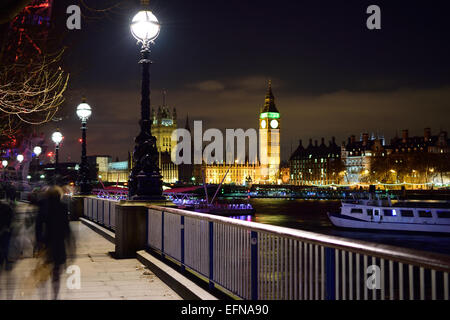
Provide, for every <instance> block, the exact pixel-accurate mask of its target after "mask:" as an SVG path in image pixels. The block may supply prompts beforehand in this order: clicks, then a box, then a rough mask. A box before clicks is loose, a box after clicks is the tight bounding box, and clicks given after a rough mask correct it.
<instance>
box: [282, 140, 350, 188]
mask: <svg viewBox="0 0 450 320" xmlns="http://www.w3.org/2000/svg"><path fill="white" fill-rule="evenodd" d="M340 151H341V150H340V148H339V146H338V145H336V141H335V138H334V137H333V138H332V140H331V141H330V142H329V144H328V145H326V144H325V139H324V138H322V141H321V144H320V145H318V143H317V140H316V141H315V144H314V145H313V143H312V139H309V144H308V146H307V147H306V148H305V147H303V144H302V140H300V142H299V146H298V147H297V149H296V150H295V151H294V153H293V154H292V155H291V157H290V159H289V168H290V175H291V176H290V184H293V185H328V184H332V183H339V179H340V173H341V172H342V170H343V166H342V161H341V152H340Z"/></svg>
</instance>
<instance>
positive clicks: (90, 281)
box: [0, 204, 181, 300]
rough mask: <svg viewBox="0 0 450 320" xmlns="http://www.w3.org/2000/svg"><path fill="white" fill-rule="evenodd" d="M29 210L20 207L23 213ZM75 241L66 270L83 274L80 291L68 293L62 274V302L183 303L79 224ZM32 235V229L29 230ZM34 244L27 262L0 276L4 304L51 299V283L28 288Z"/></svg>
mask: <svg viewBox="0 0 450 320" xmlns="http://www.w3.org/2000/svg"><path fill="white" fill-rule="evenodd" d="M24 210H26V205H25V204H20V207H19V210H18V211H19V213H20V211H24ZM70 227H71V229H72V231H73V233H74V235H75V237H76V253H75V255H74V257H72V259H69V260H68V263H67V266H69V265H76V266H78V267H79V268H80V271H81V288H80V289H69V288H68V286H67V284H66V283H67V278H68V277H69V276H70V274H67V273H66V270H64V271H63V273H62V275H61V289H60V294H59V296H58V299H61V300H180V299H181V297H180V296H179V295H178V294H176V293H175V292H174V291H173V290H172V289H171V288H169V287H168V286H167V285H166V284H165V283H164V282H162V281H161V280H160V279H159V278H157V277H156V276H155V275H154V274H153V273H152V272H151V271H150V270H148V269H147V268H145V267H144V266H143V265H142V264H141V263H140V262H139V261H138V260H136V259H114V258H112V257H111V256H110V254H109V253H110V252H112V251H114V245H113V244H112V243H110V242H109V241H107V240H106V239H105V238H103V237H102V236H100V235H99V234H97V233H96V232H94V231H92V230H91V229H89V228H88V227H86V226H85V225H83V224H82V223H81V222H79V221H74V222H71V223H70ZM26 231H27V232H33V231H34V230H33V229H32V228H29V229H28V230H26ZM30 245H31V243H30V242H29V243H28V244H27V243H25V244H24V246H23V249H24V251H23V255H24V256H25V257H24V258H21V259H19V260H18V261H17V263H16V264H15V265H14V268H13V270H12V271H11V272H5V271H2V272H1V273H0V299H1V300H12V299H14V300H42V299H51V296H52V291H51V282H50V280H47V281H46V283H45V284H44V285H42V286H41V287H39V288H34V287H33V286H30V285H29V281H28V280H29V279H30V277H29V276H30V273H31V271H32V270H33V269H34V268H35V266H36V263H37V259H34V258H32V257H31V256H32V253H31V252H32V248H31V247H30Z"/></svg>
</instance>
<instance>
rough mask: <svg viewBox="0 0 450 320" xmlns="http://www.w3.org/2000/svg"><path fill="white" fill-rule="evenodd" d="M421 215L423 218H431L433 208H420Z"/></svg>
mask: <svg viewBox="0 0 450 320" xmlns="http://www.w3.org/2000/svg"><path fill="white" fill-rule="evenodd" d="M419 217H421V218H431V217H432V215H431V210H419Z"/></svg>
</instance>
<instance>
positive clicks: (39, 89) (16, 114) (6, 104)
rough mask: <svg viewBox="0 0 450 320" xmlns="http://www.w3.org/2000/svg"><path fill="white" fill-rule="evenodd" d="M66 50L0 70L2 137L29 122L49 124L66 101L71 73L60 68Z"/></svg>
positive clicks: (9, 134)
mask: <svg viewBox="0 0 450 320" xmlns="http://www.w3.org/2000/svg"><path fill="white" fill-rule="evenodd" d="M63 52H64V50H61V51H60V52H59V53H58V54H55V55H44V56H42V57H38V60H37V61H36V60H35V61H32V62H31V63H28V64H18V63H14V64H11V65H7V66H5V67H3V68H2V70H1V73H0V119H1V125H0V136H2V137H4V136H11V135H14V134H16V133H17V132H18V131H19V130H20V129H21V128H22V127H24V126H27V125H39V124H43V123H46V122H48V121H50V120H52V118H53V117H54V116H55V114H56V112H57V111H58V110H59V108H60V106H61V104H62V103H63V102H64V95H63V94H64V92H65V90H66V88H67V84H68V81H69V74H67V73H66V72H64V70H62V68H61V67H60V60H61V56H62V55H63Z"/></svg>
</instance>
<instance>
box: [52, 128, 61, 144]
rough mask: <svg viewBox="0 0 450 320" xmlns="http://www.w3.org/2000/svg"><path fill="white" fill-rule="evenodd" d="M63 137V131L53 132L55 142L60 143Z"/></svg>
mask: <svg viewBox="0 0 450 320" xmlns="http://www.w3.org/2000/svg"><path fill="white" fill-rule="evenodd" d="M62 139H63V136H62V134H61V132H59V131H56V132H53V134H52V141H53V142H54V143H56V144H60V142H61V141H62Z"/></svg>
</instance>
